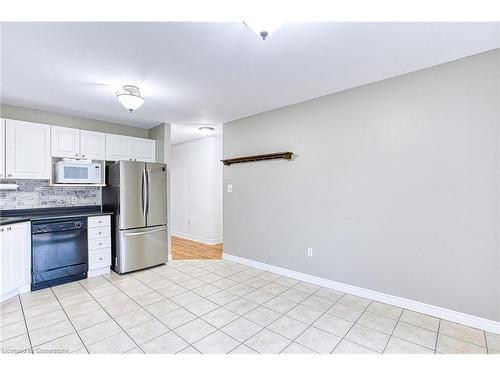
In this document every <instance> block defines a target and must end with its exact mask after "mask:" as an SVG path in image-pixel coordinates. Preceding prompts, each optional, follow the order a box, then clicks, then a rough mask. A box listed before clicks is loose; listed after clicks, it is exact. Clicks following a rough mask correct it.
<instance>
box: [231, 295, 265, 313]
mask: <svg viewBox="0 0 500 375" xmlns="http://www.w3.org/2000/svg"><path fill="white" fill-rule="evenodd" d="M257 306H258V305H257V304H256V303H253V302H250V301H247V300H246V299H243V298H238V299H236V300H234V301H233V302H229V303H228V304H227V305H225V306H224V307H225V308H226V309H228V310H229V311H232V312H234V313H235V314H238V315H245V314H246V313H248V312H250V311H252V310H253V309H255V308H256V307H257Z"/></svg>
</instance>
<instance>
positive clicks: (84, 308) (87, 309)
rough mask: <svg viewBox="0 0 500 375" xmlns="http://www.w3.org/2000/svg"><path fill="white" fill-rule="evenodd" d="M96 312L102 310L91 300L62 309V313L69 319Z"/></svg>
mask: <svg viewBox="0 0 500 375" xmlns="http://www.w3.org/2000/svg"><path fill="white" fill-rule="evenodd" d="M96 310H102V308H101V306H99V304H98V303H97V302H96V301H93V300H91V301H87V302H84V303H80V304H76V305H70V306H66V307H65V308H64V311H65V312H66V314H67V315H68V316H69V318H70V319H72V318H74V317H75V316H80V315H84V314H90V313H91V312H92V311H96Z"/></svg>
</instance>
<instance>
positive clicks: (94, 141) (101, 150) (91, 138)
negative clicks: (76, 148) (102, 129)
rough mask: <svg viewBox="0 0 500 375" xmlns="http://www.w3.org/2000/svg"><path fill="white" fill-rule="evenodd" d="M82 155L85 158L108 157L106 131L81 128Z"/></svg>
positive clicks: (102, 158)
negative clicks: (100, 131)
mask: <svg viewBox="0 0 500 375" xmlns="http://www.w3.org/2000/svg"><path fill="white" fill-rule="evenodd" d="M80 156H81V157H82V158H85V159H92V160H105V159H106V133H99V132H92V131H88V130H80Z"/></svg>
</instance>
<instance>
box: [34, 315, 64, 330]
mask: <svg viewBox="0 0 500 375" xmlns="http://www.w3.org/2000/svg"><path fill="white" fill-rule="evenodd" d="M67 319H68V318H67V317H66V314H65V313H64V311H62V310H56V311H53V312H50V313H47V314H43V315H38V316H36V317H34V318H29V319H26V325H27V326H28V331H34V330H36V329H40V328H43V327H47V326H50V325H52V324H55V323H59V322H62V321H64V320H67Z"/></svg>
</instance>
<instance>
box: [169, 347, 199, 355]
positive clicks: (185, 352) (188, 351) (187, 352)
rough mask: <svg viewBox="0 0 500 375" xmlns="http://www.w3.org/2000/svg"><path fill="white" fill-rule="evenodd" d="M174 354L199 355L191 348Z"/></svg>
mask: <svg viewBox="0 0 500 375" xmlns="http://www.w3.org/2000/svg"><path fill="white" fill-rule="evenodd" d="M175 354H201V353H200V352H199V351H198V350H196V349H195V348H193V347H192V346H188V347H186V348H184V349H182V350H180V351H178V352H177V353H175Z"/></svg>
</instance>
